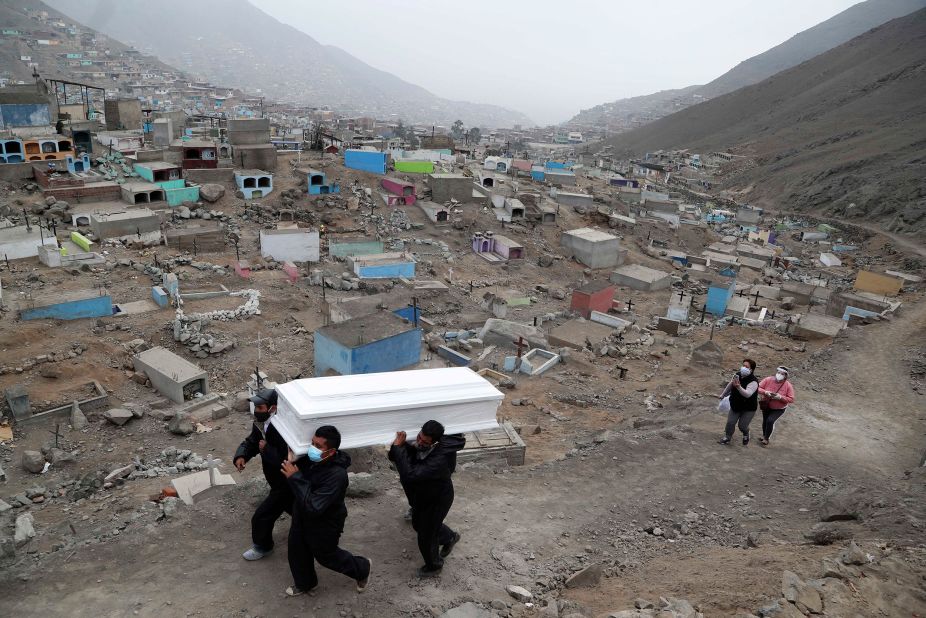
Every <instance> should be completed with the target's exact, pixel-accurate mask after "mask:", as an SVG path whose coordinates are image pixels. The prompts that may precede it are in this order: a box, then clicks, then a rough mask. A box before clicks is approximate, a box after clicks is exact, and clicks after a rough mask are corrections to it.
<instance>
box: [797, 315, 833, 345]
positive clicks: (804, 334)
mask: <svg viewBox="0 0 926 618" xmlns="http://www.w3.org/2000/svg"><path fill="white" fill-rule="evenodd" d="M845 327H846V323H845V322H843V321H842V318H837V317H833V316H828V315H823V314H820V313H805V314H804V315H802V316H801V317H800V319H799V320H798V321H797V322H796V323H794V324H792V325H791V334H792V335H794V336H795V337H801V338H804V339H827V338H830V337H835V336H836V335H838V334H839V331H841V330H842V329H843V328H845Z"/></svg>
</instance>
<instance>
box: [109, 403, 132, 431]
mask: <svg viewBox="0 0 926 618" xmlns="http://www.w3.org/2000/svg"><path fill="white" fill-rule="evenodd" d="M103 418H105V419H106V420H107V421H109V422H110V423H112V424H113V425H119V426H120V427H121V426H122V425H125V424H126V423H128V422H129V421H130V420H132V419H133V418H135V416H134V415H133V414H132V412H131V411H129V410H126V409H125V408H112V409H109V410H107V411H106V412H103Z"/></svg>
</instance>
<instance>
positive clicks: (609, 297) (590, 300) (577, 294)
mask: <svg viewBox="0 0 926 618" xmlns="http://www.w3.org/2000/svg"><path fill="white" fill-rule="evenodd" d="M616 291H617V288H615V286H614V285H613V284H611V283H608V282H607V281H590V282H589V283H586V284H585V285H583V286H582V287H580V288H576V289H575V290H573V291H572V300H571V301H570V303H569V309H570V311H575V312H576V313H578V314H579V315H581V316H582V317H583V318H585V319H586V320H587V319H589V317H590V316H591V313H592V311H599V312H601V313H607V312H608V311H610V310H611V307H612V306H613V304H614V293H615V292H616Z"/></svg>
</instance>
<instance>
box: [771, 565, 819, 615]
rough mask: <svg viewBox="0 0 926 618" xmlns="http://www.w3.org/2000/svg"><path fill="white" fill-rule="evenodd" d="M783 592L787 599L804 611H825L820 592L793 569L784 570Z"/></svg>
mask: <svg viewBox="0 0 926 618" xmlns="http://www.w3.org/2000/svg"><path fill="white" fill-rule="evenodd" d="M781 594H782V595H783V596H784V598H785V600H786V601H788V602H790V603H794V605H795V607H797V608H798V609H799V610H801V611H802V612H805V613H806V612H807V611H809V612H810V613H813V614H819V613H821V612H822V611H823V599H822V598H820V593H819V592H817V591H816V590H814V589H813V588H811V587H810V586H809V585H808V584H806V583H805V582H803V581H802V580H801V578H800V577H798V576H797V575H796V574H795V573H792V572H791V571H784V572H783V573H782V574H781Z"/></svg>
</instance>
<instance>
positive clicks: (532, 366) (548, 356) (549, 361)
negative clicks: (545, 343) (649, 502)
mask: <svg viewBox="0 0 926 618" xmlns="http://www.w3.org/2000/svg"><path fill="white" fill-rule="evenodd" d="M559 361H560V355H559V354H557V353H555V352H550V351H549V350H541V349H540V348H534V349H533V350H530V351H529V352H528V353H527V354H525V355H524V356H523V357H522V358H521V373H526V374H527V375H531V376H538V375H540V374H541V373H543V372H545V371H547V370H549V369H550V368H552V367H553V366H554V365H556V364H557V363H559Z"/></svg>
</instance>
